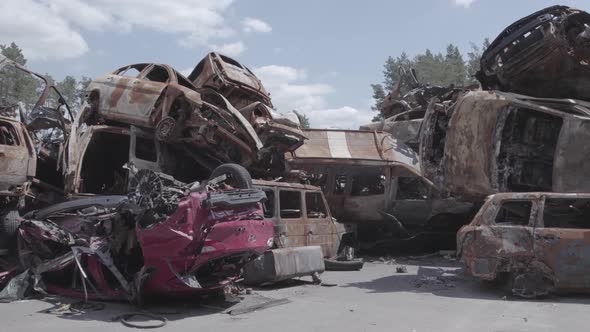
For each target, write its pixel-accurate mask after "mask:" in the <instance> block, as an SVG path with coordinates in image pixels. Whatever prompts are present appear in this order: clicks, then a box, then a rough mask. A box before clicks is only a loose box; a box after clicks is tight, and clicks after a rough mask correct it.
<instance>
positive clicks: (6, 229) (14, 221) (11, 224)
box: [0, 208, 20, 249]
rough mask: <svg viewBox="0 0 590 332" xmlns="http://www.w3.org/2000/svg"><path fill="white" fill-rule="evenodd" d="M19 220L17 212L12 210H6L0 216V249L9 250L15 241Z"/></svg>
mask: <svg viewBox="0 0 590 332" xmlns="http://www.w3.org/2000/svg"><path fill="white" fill-rule="evenodd" d="M19 218H20V215H19V213H18V210H17V209H14V208H8V209H6V210H5V211H3V212H2V213H1V214H0V248H4V249H6V248H9V247H10V246H11V245H12V244H13V243H14V241H15V240H16V232H17V230H18V226H19V225H20V220H19Z"/></svg>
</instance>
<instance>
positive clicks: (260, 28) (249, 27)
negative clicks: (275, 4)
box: [242, 17, 272, 32]
mask: <svg viewBox="0 0 590 332" xmlns="http://www.w3.org/2000/svg"><path fill="white" fill-rule="evenodd" d="M242 27H243V29H244V31H245V32H271V31H272V27H271V26H270V25H269V24H268V23H266V22H264V21H261V20H259V19H257V18H252V17H246V18H245V19H244V20H243V21H242Z"/></svg>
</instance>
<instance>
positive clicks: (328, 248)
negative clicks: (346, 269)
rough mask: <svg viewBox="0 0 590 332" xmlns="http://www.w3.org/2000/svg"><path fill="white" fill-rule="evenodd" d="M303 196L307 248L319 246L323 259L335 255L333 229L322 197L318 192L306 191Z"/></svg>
mask: <svg viewBox="0 0 590 332" xmlns="http://www.w3.org/2000/svg"><path fill="white" fill-rule="evenodd" d="M304 195H305V209H304V210H305V233H306V234H307V245H308V246H321V247H322V252H323V253H324V257H332V256H335V255H336V251H337V250H338V245H337V244H336V248H334V237H333V235H334V233H335V231H336V230H335V227H334V223H333V222H332V218H331V217H330V214H329V213H328V209H327V206H326V203H325V201H324V197H323V195H322V193H321V192H320V191H306V192H305V193H304Z"/></svg>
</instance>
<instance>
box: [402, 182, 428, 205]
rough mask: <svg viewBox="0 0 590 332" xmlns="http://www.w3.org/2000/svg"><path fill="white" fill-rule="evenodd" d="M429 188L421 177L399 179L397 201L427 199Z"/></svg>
mask: <svg viewBox="0 0 590 332" xmlns="http://www.w3.org/2000/svg"><path fill="white" fill-rule="evenodd" d="M428 196H429V188H428V187H426V184H425V183H424V182H423V181H422V179H421V178H419V177H399V178H398V180H397V195H396V199H398V200H401V199H427V198H428Z"/></svg>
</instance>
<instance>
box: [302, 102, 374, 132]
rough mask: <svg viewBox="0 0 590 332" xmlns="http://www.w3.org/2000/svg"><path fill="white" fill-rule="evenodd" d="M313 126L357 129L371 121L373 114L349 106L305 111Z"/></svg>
mask: <svg viewBox="0 0 590 332" xmlns="http://www.w3.org/2000/svg"><path fill="white" fill-rule="evenodd" d="M305 114H306V115H307V116H308V117H309V119H310V122H311V124H312V126H313V127H314V128H342V129H358V128H359V126H360V125H363V124H367V123H370V122H371V119H372V118H373V115H374V114H371V113H370V112H367V111H360V110H357V109H355V108H353V107H350V106H343V107H340V108H331V109H321V110H313V111H309V112H305Z"/></svg>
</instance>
